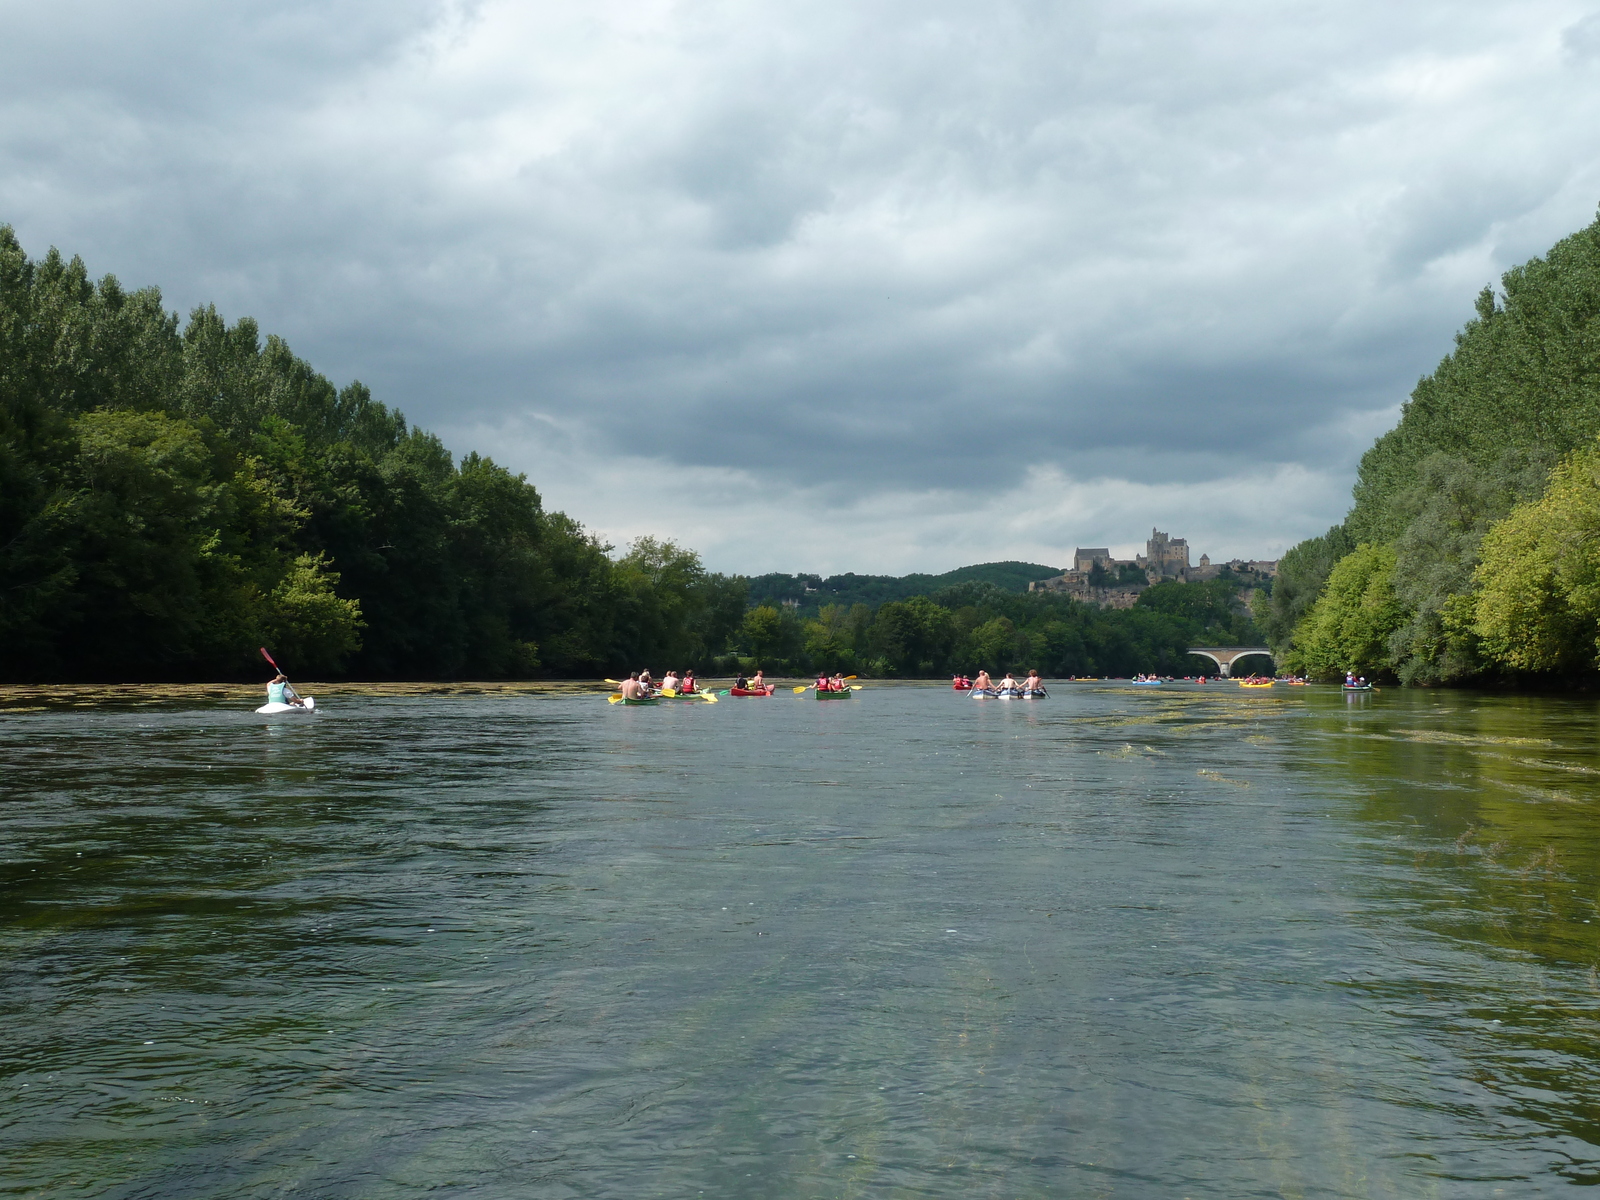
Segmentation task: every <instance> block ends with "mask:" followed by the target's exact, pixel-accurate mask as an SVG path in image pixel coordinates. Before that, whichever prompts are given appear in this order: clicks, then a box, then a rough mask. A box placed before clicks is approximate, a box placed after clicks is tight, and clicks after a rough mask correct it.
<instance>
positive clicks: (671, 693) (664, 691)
mask: <svg viewBox="0 0 1600 1200" xmlns="http://www.w3.org/2000/svg"><path fill="white" fill-rule="evenodd" d="M661 694H662V695H663V696H666V697H667V698H668V699H669V700H676V699H677V698H678V693H677V692H675V691H673V690H672V689H671V688H662V689H661Z"/></svg>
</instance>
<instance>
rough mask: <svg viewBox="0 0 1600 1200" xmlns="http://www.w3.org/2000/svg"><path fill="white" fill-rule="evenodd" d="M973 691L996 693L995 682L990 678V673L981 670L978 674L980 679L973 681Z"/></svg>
mask: <svg viewBox="0 0 1600 1200" xmlns="http://www.w3.org/2000/svg"><path fill="white" fill-rule="evenodd" d="M972 690H973V691H975V692H992V691H994V680H992V679H990V678H989V672H988V671H982V670H980V671H979V672H978V677H977V678H976V679H974V680H973V681H972Z"/></svg>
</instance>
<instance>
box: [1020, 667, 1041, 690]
mask: <svg viewBox="0 0 1600 1200" xmlns="http://www.w3.org/2000/svg"><path fill="white" fill-rule="evenodd" d="M1022 688H1023V690H1024V691H1028V692H1042V691H1044V680H1042V679H1040V678H1039V668H1038V667H1034V668H1033V670H1031V671H1029V672H1028V678H1027V680H1026V681H1024V683H1023V685H1022Z"/></svg>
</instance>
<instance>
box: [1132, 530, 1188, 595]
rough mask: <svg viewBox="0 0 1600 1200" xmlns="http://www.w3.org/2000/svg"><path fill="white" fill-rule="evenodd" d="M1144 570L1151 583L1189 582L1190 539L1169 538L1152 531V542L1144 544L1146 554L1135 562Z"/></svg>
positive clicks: (1157, 531)
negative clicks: (1170, 580) (1172, 580)
mask: <svg viewBox="0 0 1600 1200" xmlns="http://www.w3.org/2000/svg"><path fill="white" fill-rule="evenodd" d="M1134 561H1135V562H1137V563H1138V564H1139V566H1140V567H1142V568H1143V569H1144V573H1145V577H1146V578H1147V579H1149V580H1150V582H1151V583H1160V582H1161V581H1162V580H1163V579H1176V580H1178V581H1179V582H1181V583H1187V582H1189V539H1188V538H1175V537H1168V536H1167V535H1166V534H1164V533H1162V532H1161V531H1160V530H1159V529H1155V528H1152V529H1151V530H1150V540H1149V541H1148V542H1146V543H1145V544H1144V553H1143V554H1142V555H1140V556H1139V557H1138V558H1137V559H1135V560H1134Z"/></svg>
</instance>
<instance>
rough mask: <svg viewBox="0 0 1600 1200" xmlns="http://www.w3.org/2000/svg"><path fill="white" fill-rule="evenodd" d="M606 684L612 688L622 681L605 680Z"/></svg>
mask: <svg viewBox="0 0 1600 1200" xmlns="http://www.w3.org/2000/svg"><path fill="white" fill-rule="evenodd" d="M606 682H607V683H609V684H611V685H612V686H613V687H615V686H616V685H617V684H619V683H621V682H622V680H620V679H608V680H606Z"/></svg>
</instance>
